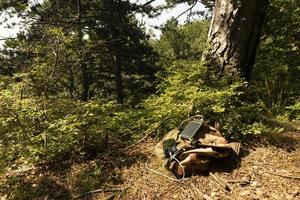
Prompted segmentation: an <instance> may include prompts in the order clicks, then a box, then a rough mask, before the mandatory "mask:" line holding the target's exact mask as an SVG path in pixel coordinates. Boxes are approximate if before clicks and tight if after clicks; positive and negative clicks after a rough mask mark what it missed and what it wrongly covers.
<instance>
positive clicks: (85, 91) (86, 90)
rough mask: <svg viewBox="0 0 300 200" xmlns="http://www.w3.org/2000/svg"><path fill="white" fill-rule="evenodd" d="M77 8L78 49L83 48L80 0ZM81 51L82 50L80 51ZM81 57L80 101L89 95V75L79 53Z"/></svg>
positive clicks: (86, 98)
mask: <svg viewBox="0 0 300 200" xmlns="http://www.w3.org/2000/svg"><path fill="white" fill-rule="evenodd" d="M77 9H78V46H79V49H80V50H82V49H83V48H82V47H83V33H82V27H81V26H82V25H81V0H77ZM80 52H81V53H82V51H80ZM81 56H82V58H80V56H79V59H81V60H80V62H79V67H80V69H81V76H82V93H81V100H82V101H87V100H88V95H89V87H90V82H89V76H88V69H87V66H86V63H85V62H84V60H85V59H84V56H85V55H81Z"/></svg>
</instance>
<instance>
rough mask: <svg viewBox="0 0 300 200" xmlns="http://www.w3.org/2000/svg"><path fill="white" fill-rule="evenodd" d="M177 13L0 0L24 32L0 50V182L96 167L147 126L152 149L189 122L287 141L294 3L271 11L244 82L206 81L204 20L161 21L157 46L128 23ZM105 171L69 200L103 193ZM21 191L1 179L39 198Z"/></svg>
mask: <svg viewBox="0 0 300 200" xmlns="http://www.w3.org/2000/svg"><path fill="white" fill-rule="evenodd" d="M180 2H181V1H168V4H167V5H166V6H165V7H159V8H157V7H156V8H154V7H152V6H151V4H150V3H149V4H147V3H146V4H143V5H142V4H135V3H130V2H129V1H119V0H93V1H85V0H81V1H80V0H68V1H58V0H47V1H44V2H43V3H42V4H35V5H31V6H29V4H28V2H27V1H26V0H22V1H1V2H0V11H1V12H8V13H14V14H18V16H19V17H21V18H24V20H25V21H26V23H27V25H28V28H27V30H26V31H24V32H20V33H19V34H18V36H17V37H16V38H11V39H7V40H6V41H5V44H4V47H3V48H2V49H1V51H0V176H2V175H3V177H4V174H7V173H9V172H10V171H13V170H22V169H23V168H24V167H25V168H26V166H44V168H45V169H48V168H47V166H55V167H56V168H58V169H57V170H60V168H59V165H60V164H61V163H62V162H68V163H71V164H70V165H72V163H80V162H85V161H86V160H93V159H95V158H97V156H99V155H104V154H106V153H107V152H113V151H115V150H121V149H122V148H124V147H126V146H128V145H129V144H130V143H132V142H134V141H136V140H138V139H139V138H142V137H143V136H144V135H145V133H147V132H149V131H151V130H153V129H155V128H156V127H158V129H157V130H156V132H155V133H156V134H155V137H158V138H159V137H160V136H162V135H164V134H165V133H166V132H167V131H169V130H170V129H172V128H174V127H176V126H178V125H179V124H180V122H181V121H182V120H184V119H186V118H187V117H189V116H192V115H196V114H202V115H204V116H206V117H207V118H210V119H213V120H216V121H218V122H220V124H221V125H222V132H223V133H224V134H225V135H232V134H233V137H235V138H236V139H239V140H241V141H243V142H244V141H247V138H248V137H249V135H257V134H261V135H265V134H266V135H272V136H274V137H275V136H276V135H278V134H280V133H281V132H284V131H291V130H292V131H293V130H295V124H296V123H297V120H299V119H300V99H299V92H300V82H299V81H300V76H299V75H300V37H299V36H300V3H299V1H296V0H270V2H269V6H268V9H267V14H266V17H265V20H264V24H263V28H262V33H261V37H260V44H259V47H258V49H257V53H256V62H255V65H254V67H253V71H252V75H251V79H250V80H249V81H248V82H245V80H244V79H243V78H241V79H236V80H234V81H232V80H231V81H230V84H228V81H225V80H224V78H216V79H215V80H213V81H211V80H210V81H207V80H206V77H207V76H208V75H207V74H208V72H209V68H207V67H206V66H205V63H204V62H203V59H202V57H203V55H202V54H203V52H204V51H205V50H206V48H207V35H208V30H209V24H210V19H211V16H212V15H211V12H212V9H210V10H209V11H208V13H204V14H205V15H204V16H203V17H202V18H201V19H200V20H197V21H188V22H187V23H186V24H184V25H179V24H178V22H177V20H176V19H175V18H172V19H170V20H169V21H168V22H167V23H166V24H165V25H164V26H163V27H161V28H162V34H161V37H160V39H154V38H153V37H151V35H150V34H151V33H150V34H149V33H146V29H145V27H144V24H142V23H140V22H139V21H138V20H137V19H136V17H135V14H136V13H142V14H145V15H149V16H150V17H155V16H156V15H158V14H159V12H161V10H162V9H165V8H166V7H172V6H174V5H175V3H180ZM187 3H189V4H190V5H191V6H193V4H194V1H188V2H187ZM203 3H205V5H206V6H207V7H209V8H212V6H213V3H211V2H210V1H203ZM191 14H195V13H191ZM198 14H201V13H198ZM202 14H203V13H202ZM103 168H105V165H100V164H97V165H95V166H94V167H93V168H92V169H90V171H88V172H87V173H85V174H81V175H80V176H79V178H78V179H80V181H79V183H78V184H77V185H76V184H75V186H73V188H72V190H73V191H74V193H75V194H78V193H81V192H85V191H89V190H91V189H96V188H98V187H99V186H101V181H100V180H101V179H100V178H99V177H101V176H103ZM70 178H72V177H71V176H69V177H68V175H66V176H65V177H64V180H68V179H70ZM73 178H74V177H73ZM21 180H23V179H21V178H20V177H19V176H17V175H11V176H9V177H8V178H7V177H6V178H3V179H2V180H1V183H0V193H2V194H3V195H4V196H5V197H7V198H12V199H32V198H34V197H37V196H39V195H40V193H41V191H40V190H39V189H36V188H35V187H32V185H30V184H29V183H28V184H27V183H24V182H22V181H21ZM28 188H30V189H28Z"/></svg>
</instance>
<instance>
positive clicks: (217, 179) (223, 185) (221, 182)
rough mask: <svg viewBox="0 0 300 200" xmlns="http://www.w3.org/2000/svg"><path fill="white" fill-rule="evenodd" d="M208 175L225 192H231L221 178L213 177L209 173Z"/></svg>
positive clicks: (230, 188) (229, 187)
mask: <svg viewBox="0 0 300 200" xmlns="http://www.w3.org/2000/svg"><path fill="white" fill-rule="evenodd" d="M209 175H210V176H211V177H212V179H213V180H214V181H215V182H216V183H218V184H219V185H220V186H221V187H223V188H224V189H225V190H227V191H231V190H232V187H231V186H230V185H229V184H228V183H226V182H225V181H223V180H222V179H221V178H219V177H217V175H214V174H213V173H212V172H210V173H209Z"/></svg>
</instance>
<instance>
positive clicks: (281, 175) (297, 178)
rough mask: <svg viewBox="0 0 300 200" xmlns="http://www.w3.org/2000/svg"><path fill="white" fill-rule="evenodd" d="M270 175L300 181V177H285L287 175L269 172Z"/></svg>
mask: <svg viewBox="0 0 300 200" xmlns="http://www.w3.org/2000/svg"><path fill="white" fill-rule="evenodd" d="M267 173H269V174H273V175H276V176H280V177H283V178H290V179H295V180H299V181H300V177H299V176H290V175H285V174H279V173H276V172H267Z"/></svg>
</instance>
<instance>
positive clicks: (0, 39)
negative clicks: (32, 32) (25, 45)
mask: <svg viewBox="0 0 300 200" xmlns="http://www.w3.org/2000/svg"><path fill="white" fill-rule="evenodd" d="M17 38H18V37H8V38H0V41H3V40H4V41H5V40H12V39H17Z"/></svg>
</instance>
